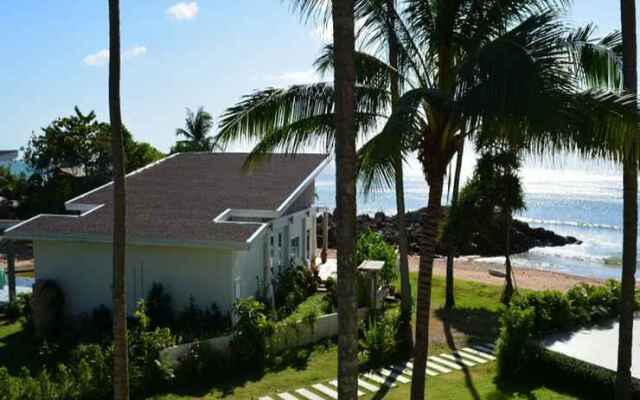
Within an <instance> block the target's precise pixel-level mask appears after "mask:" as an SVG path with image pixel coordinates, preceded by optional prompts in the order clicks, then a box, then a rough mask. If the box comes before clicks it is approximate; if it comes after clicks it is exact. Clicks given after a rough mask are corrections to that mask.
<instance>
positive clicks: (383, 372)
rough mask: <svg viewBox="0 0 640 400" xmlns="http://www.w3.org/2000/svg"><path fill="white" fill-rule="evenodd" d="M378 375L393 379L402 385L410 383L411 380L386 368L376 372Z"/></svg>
mask: <svg viewBox="0 0 640 400" xmlns="http://www.w3.org/2000/svg"><path fill="white" fill-rule="evenodd" d="M378 373H379V374H380V375H382V376H384V377H387V378H390V379H393V380H394V381H398V382H400V383H403V384H405V383H409V382H411V379H407V378H405V377H404V376H402V374H398V373H396V372H393V371H390V370H388V369H386V368H381V369H380V370H379V371H378Z"/></svg>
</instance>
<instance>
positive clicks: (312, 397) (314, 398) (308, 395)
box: [296, 389, 325, 400]
mask: <svg viewBox="0 0 640 400" xmlns="http://www.w3.org/2000/svg"><path fill="white" fill-rule="evenodd" d="M296 393H298V394H299V395H300V396H302V397H304V398H305V399H308V400H325V399H323V398H322V397H320V396H318V395H317V394H315V393H312V392H310V391H308V390H307V389H298V390H296Z"/></svg>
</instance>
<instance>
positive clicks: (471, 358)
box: [452, 351, 489, 364]
mask: <svg viewBox="0 0 640 400" xmlns="http://www.w3.org/2000/svg"><path fill="white" fill-rule="evenodd" d="M452 354H453V355H454V356H457V357H462V358H464V359H467V360H469V361H473V362H475V363H478V364H484V363H486V362H489V360H487V359H486V358H480V357H478V356H475V355H473V354H468V353H465V352H464V351H454V352H453V353H452Z"/></svg>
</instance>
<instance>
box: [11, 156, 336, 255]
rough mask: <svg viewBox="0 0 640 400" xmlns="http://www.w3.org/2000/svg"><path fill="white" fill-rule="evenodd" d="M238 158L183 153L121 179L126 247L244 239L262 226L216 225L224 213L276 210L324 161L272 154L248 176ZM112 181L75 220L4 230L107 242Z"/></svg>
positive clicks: (39, 220)
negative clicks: (124, 192) (124, 191)
mask: <svg viewBox="0 0 640 400" xmlns="http://www.w3.org/2000/svg"><path fill="white" fill-rule="evenodd" d="M245 158H246V154H244V153H242V154H241V153H183V154H178V155H175V156H173V157H168V158H167V159H165V160H163V161H161V162H159V163H157V164H156V165H153V166H151V167H148V168H146V169H143V170H141V171H139V172H137V173H134V174H130V175H129V176H127V179H126V183H127V220H126V223H127V236H128V240H129V241H130V242H136V241H141V242H157V243H163V242H166V243H182V242H188V243H201V244H209V243H211V242H246V241H247V239H249V238H250V236H251V235H252V234H253V233H255V232H256V231H257V230H258V229H259V228H260V226H261V225H260V224H257V223H256V224H230V223H216V222H213V219H214V218H215V217H217V216H218V215H219V214H221V213H222V212H224V211H225V210H226V209H228V208H232V209H250V210H270V211H275V210H277V209H278V207H280V206H281V205H282V204H283V203H284V202H285V200H286V199H287V198H288V197H289V196H290V195H291V194H292V193H294V191H295V190H296V189H297V188H298V187H299V186H300V185H301V184H302V183H303V182H304V181H305V179H307V178H308V177H310V176H311V175H312V174H313V173H314V172H317V171H318V170H319V169H320V168H321V166H322V165H323V162H324V161H325V160H326V159H327V156H326V155H322V154H300V155H297V156H295V157H292V156H285V155H281V154H274V155H272V157H271V158H270V159H269V160H268V161H265V162H264V163H263V164H260V165H259V166H258V167H257V168H256V169H255V170H254V171H253V172H251V173H249V174H246V173H245V172H244V171H243V170H242V164H243V162H244V160H245ZM112 197H113V192H112V186H111V185H110V184H108V185H106V186H104V187H101V188H98V189H96V190H94V191H92V192H89V193H87V194H85V195H83V196H80V197H78V198H75V199H72V200H71V201H69V202H68V203H67V206H68V207H69V206H71V207H72V206H78V205H81V204H91V205H100V204H104V206H103V207H101V208H98V209H95V210H93V211H91V212H90V213H88V214H86V215H83V216H80V217H70V216H54V215H43V216H39V217H36V218H34V219H32V220H30V221H28V222H26V223H24V224H22V225H20V226H19V227H17V228H15V229H13V230H11V231H10V232H8V236H9V237H14V238H19V237H21V238H37V237H55V238H60V239H65V238H66V239H84V240H98V241H110V240H111V239H110V238H111V232H112V215H113V214H112Z"/></svg>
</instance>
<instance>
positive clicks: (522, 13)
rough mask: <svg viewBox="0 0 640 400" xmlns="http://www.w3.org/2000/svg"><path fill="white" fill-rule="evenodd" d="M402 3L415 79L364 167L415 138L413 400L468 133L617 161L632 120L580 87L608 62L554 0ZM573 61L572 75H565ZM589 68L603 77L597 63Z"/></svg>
mask: <svg viewBox="0 0 640 400" xmlns="http://www.w3.org/2000/svg"><path fill="white" fill-rule="evenodd" d="M407 3H408V5H407V8H406V11H405V13H404V17H405V18H404V19H406V21H407V22H406V24H405V23H403V16H400V15H399V16H398V17H397V19H398V26H399V27H400V28H399V30H398V31H397V35H398V37H399V42H400V43H402V44H403V46H404V48H403V54H404V55H406V58H407V59H409V60H410V61H409V62H408V64H409V65H410V68H411V72H412V74H413V76H414V79H415V80H417V84H416V85H415V87H414V88H413V89H412V90H409V91H407V92H405V93H404V94H403V95H402V97H401V99H400V106H399V108H398V111H396V112H394V113H393V114H392V115H391V116H390V118H389V119H388V121H387V123H386V126H385V128H384V130H383V132H382V133H381V134H379V135H377V136H376V137H375V138H374V139H373V140H375V141H377V142H379V145H377V146H376V147H377V148H378V149H379V150H380V151H379V152H378V153H377V156H373V154H375V153H376V152H370V154H371V155H370V158H374V157H378V159H377V160H376V161H373V162H371V163H370V164H371V165H372V166H375V165H376V164H377V165H378V167H375V168H373V167H372V169H376V168H377V170H378V171H379V174H380V175H381V176H383V177H384V176H387V177H388V174H389V171H392V160H391V157H390V156H389V154H394V150H393V149H394V146H398V145H397V144H394V143H398V142H405V144H400V146H401V147H403V148H404V149H405V150H404V151H408V150H409V149H411V148H412V147H411V146H407V147H404V146H405V145H406V144H409V145H412V144H415V143H418V153H419V158H420V160H421V161H422V165H423V170H424V173H425V177H426V180H427V183H428V185H429V196H428V206H427V212H426V214H425V216H424V220H423V223H422V229H423V231H422V237H421V242H420V244H421V259H420V271H419V278H418V299H417V318H416V320H417V322H416V344H415V349H414V365H415V368H414V369H413V380H412V388H411V398H412V399H422V398H424V395H425V366H426V357H427V353H428V337H429V315H430V302H431V279H432V270H433V258H434V252H435V244H436V234H437V232H438V228H439V225H440V222H441V198H442V192H443V184H444V175H445V171H446V169H447V165H448V164H449V162H450V160H451V158H452V156H453V155H454V153H455V152H456V149H458V148H459V146H460V145H461V143H462V141H463V140H464V138H465V136H466V135H469V134H475V133H476V129H477V127H479V126H481V127H482V130H483V131H484V132H487V133H490V134H491V135H493V137H494V138H496V139H501V140H502V139H506V138H509V139H514V138H510V137H509V136H511V135H513V134H514V133H518V134H522V135H524V137H522V138H520V140H521V141H522V142H523V143H524V147H526V148H527V149H529V151H532V152H542V151H548V150H562V149H566V150H576V151H579V152H581V153H582V154H583V155H585V156H596V155H608V156H610V157H618V156H619V154H620V153H619V151H620V148H621V147H620V146H618V144H619V143H620V141H619V137H620V136H619V132H616V131H615V129H612V127H613V126H615V127H618V126H620V125H622V126H624V127H626V128H627V129H628V127H629V126H632V125H633V121H629V120H625V121H626V122H622V121H621V120H619V119H618V116H619V115H624V116H625V118H628V117H629V114H630V113H628V110H627V111H626V112H625V111H623V110H624V107H625V104H626V103H628V100H626V102H625V99H621V98H619V97H617V96H615V95H614V94H611V93H606V94H603V93H595V92H581V89H582V85H581V83H580V82H579V81H578V80H577V79H576V78H577V77H580V76H583V75H584V76H587V75H589V76H591V75H590V74H592V73H595V72H594V71H593V70H598V68H596V67H595V66H594V65H599V66H602V65H607V63H608V62H609V61H610V60H609V57H610V52H608V51H595V48H596V46H595V44H594V43H593V41H592V40H590V37H589V36H588V35H585V36H586V37H585V36H581V37H580V38H581V39H585V40H583V41H578V40H576V39H577V36H573V35H568V33H567V32H566V30H565V28H563V27H562V24H561V23H560V22H559V21H558V17H557V13H556V12H555V11H553V10H552V9H550V8H547V6H550V5H552V4H549V3H552V2H545V1H534V0H531V1H526V0H520V1H516V0H514V1H485V2H474V1H460V2H450V1H446V0H442V1H434V2H424V1H418V0H415V1H408V2H407ZM545 9H546V11H541V10H545ZM458 15H464V16H465V18H458V17H457V16H458ZM587 33H588V32H587ZM598 50H603V49H598ZM605 50H608V49H605ZM587 55H588V56H590V57H593V58H592V59H591V61H593V59H597V60H598V62H597V63H593V64H590V65H585V64H582V63H580V62H579V61H584V60H586V59H588V58H589V57H587ZM411 60H413V62H411ZM573 62H575V63H576V69H577V70H578V71H567V66H568V65H569V64H571V63H573ZM576 72H580V74H577V73H576ZM596 72H600V73H602V68H600V70H599V71H596ZM605 72H606V71H605ZM614 109H615V110H616V111H613V110H614ZM587 110H589V113H587V114H585V111H587ZM584 118H587V119H586V120H585V119H584ZM631 118H633V119H635V117H631ZM617 123H619V124H617ZM469 127H471V128H472V129H468V128H469ZM612 135H613V136H616V137H617V139H612V138H611V137H610V136H612ZM385 164H386V166H384V167H382V166H383V165H385Z"/></svg>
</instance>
